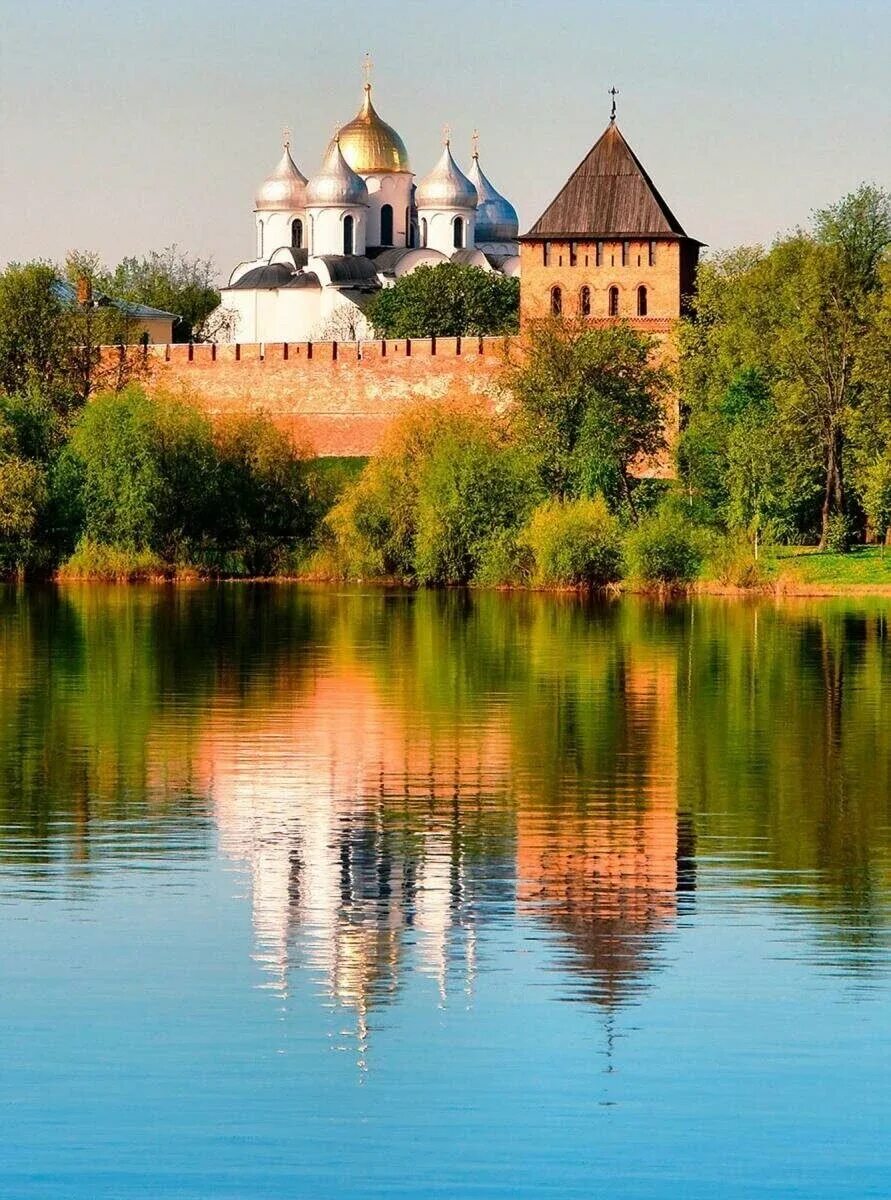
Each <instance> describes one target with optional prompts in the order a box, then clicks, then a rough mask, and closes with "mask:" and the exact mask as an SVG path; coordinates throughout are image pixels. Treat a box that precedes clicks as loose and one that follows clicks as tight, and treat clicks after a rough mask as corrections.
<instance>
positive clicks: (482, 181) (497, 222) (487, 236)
mask: <svg viewBox="0 0 891 1200" xmlns="http://www.w3.org/2000/svg"><path fill="white" fill-rule="evenodd" d="M469 174H470V179H471V181H472V183H473V185H474V187H475V188H476V193H477V197H478V199H479V204H478V206H477V210H476V240H477V242H515V241H516V240H517V238H518V237H519V236H520V218H519V217H518V216H517V210H516V209H515V208H514V206H513V205H512V204H511V202H510V201H509V200H507V199H505V197H504V196H502V195H501V193H500V192H499V191H498V190H497V189H496V188H495V187H494V186H493V185H492V184H491V183H490V182H489V180H488V179H487V178H486V177H485V175H484V174H483V172H482V170H481V169H480V156H479V154H478V153H476V151H474V155H473V163H472V165H471V168H470V173H469Z"/></svg>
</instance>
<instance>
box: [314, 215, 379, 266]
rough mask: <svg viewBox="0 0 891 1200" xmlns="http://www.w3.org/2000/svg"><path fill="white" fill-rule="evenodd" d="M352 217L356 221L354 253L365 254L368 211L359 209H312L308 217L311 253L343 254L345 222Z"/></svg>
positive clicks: (317, 254)
mask: <svg viewBox="0 0 891 1200" xmlns="http://www.w3.org/2000/svg"><path fill="white" fill-rule="evenodd" d="M347 216H351V217H352V218H353V219H354V221H355V226H354V230H353V253H354V254H364V253H365V244H366V241H365V233H366V228H367V219H368V209H367V208H365V207H364V206H363V207H361V208H359V207H358V206H356V207H354V208H310V209H307V217H308V223H309V230H310V240H309V253H310V255H315V256H320V255H323V254H343V222H344V218H345V217H347Z"/></svg>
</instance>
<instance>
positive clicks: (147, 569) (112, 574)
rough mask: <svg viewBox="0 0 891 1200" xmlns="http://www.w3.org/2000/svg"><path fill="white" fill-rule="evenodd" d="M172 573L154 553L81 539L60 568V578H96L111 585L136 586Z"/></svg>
mask: <svg viewBox="0 0 891 1200" xmlns="http://www.w3.org/2000/svg"><path fill="white" fill-rule="evenodd" d="M170 574H171V571H170V568H169V567H168V565H167V564H166V563H165V562H164V560H163V559H162V558H161V557H160V556H159V555H157V554H155V553H153V552H152V551H151V550H134V549H129V548H127V547H121V546H109V545H106V544H104V543H102V542H94V541H91V540H90V539H89V538H82V539H81V541H80V542H78V544H77V547H76V548H75V551H74V553H73V554H72V555H71V557H70V558H69V559H68V561H67V562H65V563H63V564H62V566H61V567H60V568H59V577H60V578H61V579H95V580H104V581H107V582H109V583H136V582H138V581H139V580H146V579H161V578H164V577H165V576H168V575H170Z"/></svg>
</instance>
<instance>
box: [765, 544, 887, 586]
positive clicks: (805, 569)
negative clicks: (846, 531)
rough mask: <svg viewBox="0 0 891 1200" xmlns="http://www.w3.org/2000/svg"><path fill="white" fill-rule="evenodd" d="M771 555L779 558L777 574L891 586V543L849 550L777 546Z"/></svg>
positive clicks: (814, 580)
mask: <svg viewBox="0 0 891 1200" xmlns="http://www.w3.org/2000/svg"><path fill="white" fill-rule="evenodd" d="M883 551H884V552H883ZM772 557H774V558H775V560H776V562H775V566H774V569H773V571H772V572H771V574H772V575H774V576H775V577H776V578H780V577H782V576H786V577H790V578H791V579H793V580H796V581H798V582H800V583H814V584H820V583H830V584H839V585H842V586H844V585H845V584H848V585H859V584H885V585H888V586H891V547H889V548H883V547H881V546H856V547H854V548H853V549H852V550H850V551H849V552H848V553H847V554H829V553H826V554H821V553H820V551H819V550H817V548H816V547H815V546H778V547H777V548H776V549H775V550H774V551H773V552H772Z"/></svg>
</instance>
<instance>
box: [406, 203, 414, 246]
mask: <svg viewBox="0 0 891 1200" xmlns="http://www.w3.org/2000/svg"><path fill="white" fill-rule="evenodd" d="M405 244H406V246H408V248H409V250H413V249H414V245H415V227H414V223H413V221H412V219H411V209H410V208H407V209H406V210H405Z"/></svg>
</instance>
